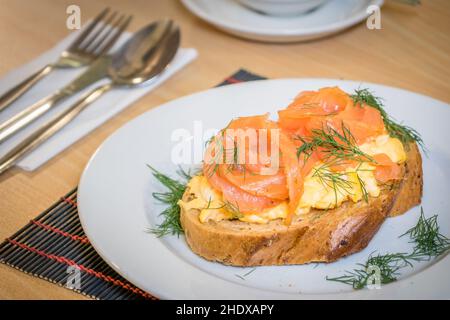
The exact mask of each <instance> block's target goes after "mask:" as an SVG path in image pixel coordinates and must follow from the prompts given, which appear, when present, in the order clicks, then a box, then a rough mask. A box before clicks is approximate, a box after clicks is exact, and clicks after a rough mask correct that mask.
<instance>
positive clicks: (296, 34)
mask: <svg viewBox="0 0 450 320" xmlns="http://www.w3.org/2000/svg"><path fill="white" fill-rule="evenodd" d="M181 2H182V3H183V4H184V6H185V7H186V8H187V9H188V10H189V11H191V12H192V13H193V14H195V15H196V16H197V17H199V18H200V19H202V20H204V21H206V22H208V23H210V24H212V25H214V26H215V27H217V28H219V29H221V30H223V31H225V32H228V33H231V34H233V35H236V36H238V37H242V38H246V39H252V40H258V41H268V42H299V41H306V40H311V39H317V38H321V37H325V36H327V35H330V34H333V33H337V32H340V31H342V30H344V29H347V28H349V27H351V26H353V25H355V24H357V23H359V22H361V21H363V20H365V19H366V18H367V16H368V13H367V8H368V7H369V6H370V5H377V6H379V7H381V6H382V5H383V2H384V0H329V1H328V2H326V3H325V4H323V5H322V6H320V7H318V8H317V9H315V10H313V11H310V12H308V13H305V14H302V15H298V16H289V17H285V16H270V15H265V14H262V13H258V12H256V11H253V10H251V9H249V8H247V7H245V6H243V5H242V4H240V3H238V2H237V1H235V0H181Z"/></svg>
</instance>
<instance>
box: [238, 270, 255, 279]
mask: <svg viewBox="0 0 450 320" xmlns="http://www.w3.org/2000/svg"><path fill="white" fill-rule="evenodd" d="M255 270H256V268H253V269H251V270H250V271H248V272H246V273H245V274H243V275H242V276H241V275H239V274H235V276H236V277H238V278H239V279H241V280H245V278H246V277H247V276H249V275H250V274H252V273H253V272H254V271H255Z"/></svg>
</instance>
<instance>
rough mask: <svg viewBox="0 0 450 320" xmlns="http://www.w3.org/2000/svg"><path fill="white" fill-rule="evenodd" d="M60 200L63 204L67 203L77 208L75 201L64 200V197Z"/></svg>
mask: <svg viewBox="0 0 450 320" xmlns="http://www.w3.org/2000/svg"><path fill="white" fill-rule="evenodd" d="M61 200H62V201H64V202H65V203H68V204H70V205H72V206H74V207H76V206H78V204H77V203H76V201H73V200H72V199H70V198H65V197H61Z"/></svg>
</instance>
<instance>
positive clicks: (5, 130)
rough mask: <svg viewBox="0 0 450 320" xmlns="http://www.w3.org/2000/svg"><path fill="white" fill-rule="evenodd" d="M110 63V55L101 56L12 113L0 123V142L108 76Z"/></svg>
mask: <svg viewBox="0 0 450 320" xmlns="http://www.w3.org/2000/svg"><path fill="white" fill-rule="evenodd" d="M110 64H111V56H109V55H105V56H101V57H100V58H98V59H97V60H95V61H94V62H93V63H92V65H91V66H90V67H89V68H88V69H87V70H86V71H85V72H83V73H82V74H81V75H80V76H79V77H77V78H76V79H75V80H73V81H72V82H71V83H70V84H68V85H66V86H65V87H63V88H62V89H60V90H58V91H57V92H56V93H54V94H52V95H50V96H48V97H45V98H43V99H41V100H39V101H38V102H36V103H35V104H32V105H31V106H29V107H27V108H26V109H24V110H23V111H21V112H19V113H18V114H16V115H14V116H13V117H11V118H10V119H8V120H6V121H5V122H3V123H1V124H0V143H2V142H4V141H5V140H6V139H8V138H9V137H10V136H11V135H13V134H15V133H16V132H18V131H19V130H21V129H22V128H24V127H25V126H27V125H28V124H30V123H31V122H33V121H35V120H36V119H38V118H39V117H40V116H42V115H43V114H44V113H46V112H47V111H49V110H50V109H52V107H54V106H55V105H56V104H58V103H60V102H61V101H63V100H65V99H66V98H68V97H69V96H71V95H73V94H75V93H77V92H79V91H81V90H83V89H84V88H86V87H88V86H89V85H91V84H93V83H94V82H97V81H99V80H101V79H103V78H105V77H107V76H108V67H109V66H110Z"/></svg>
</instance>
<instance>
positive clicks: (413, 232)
mask: <svg viewBox="0 0 450 320" xmlns="http://www.w3.org/2000/svg"><path fill="white" fill-rule="evenodd" d="M437 217H438V216H437V215H434V216H431V217H429V218H425V214H424V213H423V208H421V211H420V217H419V221H418V222H417V224H416V225H415V226H414V227H413V228H411V229H409V230H408V231H406V232H405V233H404V234H402V235H401V236H400V237H403V236H406V235H408V236H409V238H410V239H411V241H410V242H411V243H414V244H415V247H414V254H415V255H417V256H420V255H423V256H424V257H427V258H431V257H434V256H440V255H441V254H443V253H445V252H446V251H448V250H449V249H450V239H449V238H447V237H445V236H444V235H442V234H440V232H439V225H438V222H437Z"/></svg>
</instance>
